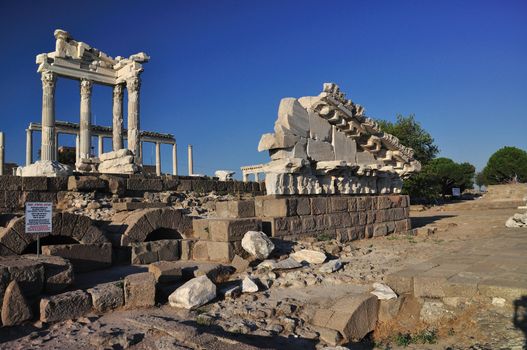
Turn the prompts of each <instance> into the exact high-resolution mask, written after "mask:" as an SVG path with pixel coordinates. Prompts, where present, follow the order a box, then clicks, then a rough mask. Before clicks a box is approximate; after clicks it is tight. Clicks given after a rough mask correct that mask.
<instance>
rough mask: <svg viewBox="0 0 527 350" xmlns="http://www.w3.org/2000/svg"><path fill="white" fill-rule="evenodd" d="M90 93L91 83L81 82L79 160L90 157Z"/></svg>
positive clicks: (83, 80) (87, 81)
mask: <svg viewBox="0 0 527 350" xmlns="http://www.w3.org/2000/svg"><path fill="white" fill-rule="evenodd" d="M91 92H92V82H91V81H90V80H87V79H82V80H81V113H80V114H81V118H80V119H81V120H80V132H79V136H80V150H79V157H80V159H87V158H90V155H91Z"/></svg>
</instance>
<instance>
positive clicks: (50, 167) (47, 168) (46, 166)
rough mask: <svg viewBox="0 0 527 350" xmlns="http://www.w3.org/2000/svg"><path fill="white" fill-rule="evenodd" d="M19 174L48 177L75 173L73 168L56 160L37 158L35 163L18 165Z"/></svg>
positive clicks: (17, 172)
mask: <svg viewBox="0 0 527 350" xmlns="http://www.w3.org/2000/svg"><path fill="white" fill-rule="evenodd" d="M16 174H17V175H18V176H46V177H63V176H64V177H65V176H70V175H71V174H73V169H72V168H71V167H70V166H68V165H64V164H62V163H59V162H57V161H56V160H37V161H36V162H35V163H33V164H31V165H28V166H24V167H18V168H17V169H16Z"/></svg>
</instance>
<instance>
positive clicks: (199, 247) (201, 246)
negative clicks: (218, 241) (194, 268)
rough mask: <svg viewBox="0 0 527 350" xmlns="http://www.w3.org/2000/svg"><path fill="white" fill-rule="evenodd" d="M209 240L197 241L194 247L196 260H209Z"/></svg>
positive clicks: (193, 255)
mask: <svg viewBox="0 0 527 350" xmlns="http://www.w3.org/2000/svg"><path fill="white" fill-rule="evenodd" d="M207 242H208V241H197V242H196V243H194V246H193V248H192V257H193V259H194V260H201V261H207V260H209V247H208V245H207Z"/></svg>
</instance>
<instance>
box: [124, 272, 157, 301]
mask: <svg viewBox="0 0 527 350" xmlns="http://www.w3.org/2000/svg"><path fill="white" fill-rule="evenodd" d="M155 298H156V279H155V277H154V274H153V273H151V272H142V273H136V274H133V275H128V276H126V277H125V279H124V301H125V307H126V308H127V309H134V308H138V307H149V306H154V305H155Z"/></svg>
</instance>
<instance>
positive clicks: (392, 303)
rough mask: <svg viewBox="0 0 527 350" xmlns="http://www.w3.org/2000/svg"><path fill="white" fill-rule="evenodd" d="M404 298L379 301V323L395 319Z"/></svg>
mask: <svg viewBox="0 0 527 350" xmlns="http://www.w3.org/2000/svg"><path fill="white" fill-rule="evenodd" d="M403 299H404V297H400V298H397V299H390V300H381V301H380V303H379V316H378V318H379V322H388V321H390V320H392V319H393V318H395V317H396V316H397V314H398V313H399V310H400V309H401V305H402V302H403Z"/></svg>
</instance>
